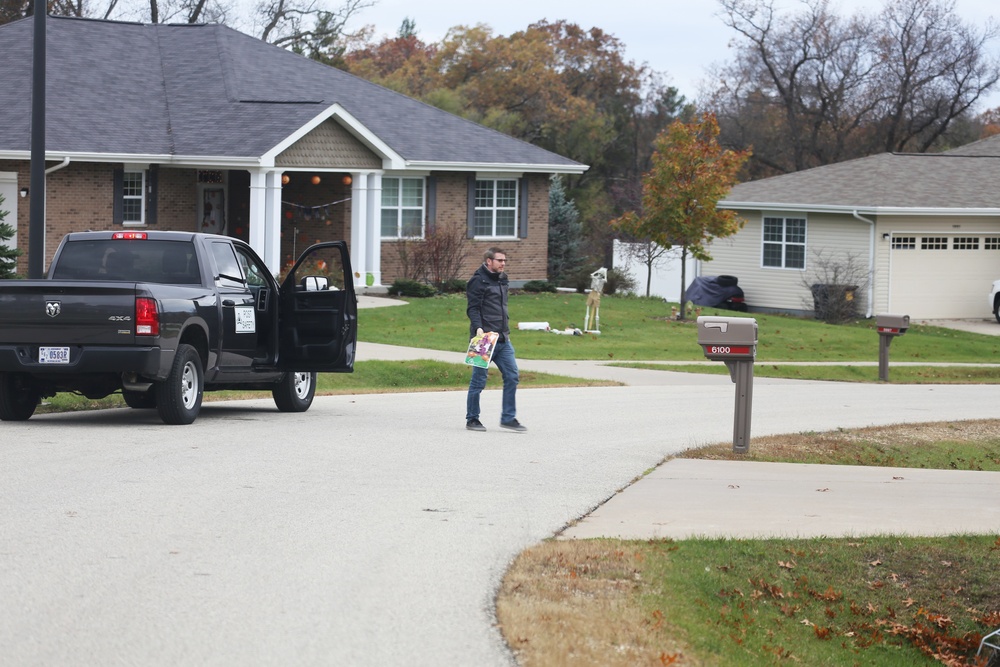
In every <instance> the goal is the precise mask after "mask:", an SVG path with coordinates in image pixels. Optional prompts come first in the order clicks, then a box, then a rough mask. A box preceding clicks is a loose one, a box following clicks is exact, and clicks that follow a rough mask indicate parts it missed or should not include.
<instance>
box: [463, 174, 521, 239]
mask: <svg viewBox="0 0 1000 667" xmlns="http://www.w3.org/2000/svg"><path fill="white" fill-rule="evenodd" d="M474 215H475V219H474V220H473V233H474V234H475V235H476V236H498V237H509V238H514V237H516V236H517V179H501V178H480V179H476V207H475V213H474Z"/></svg>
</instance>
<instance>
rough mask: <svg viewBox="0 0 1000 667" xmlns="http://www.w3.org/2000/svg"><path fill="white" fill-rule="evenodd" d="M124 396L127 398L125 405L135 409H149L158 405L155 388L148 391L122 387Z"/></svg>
mask: <svg viewBox="0 0 1000 667" xmlns="http://www.w3.org/2000/svg"><path fill="white" fill-rule="evenodd" d="M122 398H124V399H125V405H127V406H129V407H130V408H132V409H133V410H149V409H151V408H155V407H156V390H155V389H148V390H147V391H129V390H128V389H122Z"/></svg>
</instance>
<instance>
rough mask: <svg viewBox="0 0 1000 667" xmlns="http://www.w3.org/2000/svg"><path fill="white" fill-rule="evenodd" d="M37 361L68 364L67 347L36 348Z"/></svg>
mask: <svg viewBox="0 0 1000 667" xmlns="http://www.w3.org/2000/svg"><path fill="white" fill-rule="evenodd" d="M38 363H40V364H68V363H69V348H68V347H40V348H38Z"/></svg>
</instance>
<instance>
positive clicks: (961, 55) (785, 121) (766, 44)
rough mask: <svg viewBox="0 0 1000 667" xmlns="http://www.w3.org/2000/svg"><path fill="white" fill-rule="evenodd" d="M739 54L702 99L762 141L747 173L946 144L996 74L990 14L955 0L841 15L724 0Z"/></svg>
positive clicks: (726, 137)
mask: <svg viewBox="0 0 1000 667" xmlns="http://www.w3.org/2000/svg"><path fill="white" fill-rule="evenodd" d="M720 5H721V7H722V10H723V16H724V21H725V22H726V25H728V26H729V27H730V28H732V29H733V31H734V32H735V33H736V35H737V37H736V39H735V42H734V43H735V51H736V57H735V59H734V60H733V61H732V62H730V63H728V64H726V65H724V66H723V67H721V68H720V69H718V71H716V72H715V75H714V77H713V78H714V79H716V80H717V81H719V84H718V87H717V88H716V89H715V90H714V91H713V92H712V95H711V96H710V97H709V99H708V100H707V101H706V106H707V108H708V109H710V110H711V111H713V112H714V113H716V115H717V117H718V118H719V121H720V124H721V126H722V131H723V134H722V139H723V142H724V143H725V144H727V145H730V146H749V145H752V146H754V147H755V151H754V156H753V160H752V162H751V174H750V175H751V176H754V177H757V176H765V175H771V174H775V173H786V172H792V171H798V170H801V169H807V168H810V167H815V166H819V165H823V164H830V163H833V162H839V161H842V160H846V159H851V158H855V157H860V156H864V155H869V154H872V153H877V152H883V151H918V152H923V151H927V150H929V149H931V148H932V147H936V146H945V145H947V140H948V133H949V131H951V130H952V129H953V127H954V126H955V124H956V122H957V121H959V120H961V119H963V118H970V117H971V115H972V113H973V111H974V106H975V104H976V103H977V102H979V101H980V100H981V99H982V98H983V96H984V94H986V93H988V92H989V91H990V90H992V89H993V88H994V87H995V86H996V84H997V82H998V80H1000V64H998V62H997V60H996V59H995V58H992V57H990V56H989V55H988V50H987V46H988V45H989V43H990V42H991V41H992V40H994V39H995V38H996V37H997V34H998V33H997V27H996V26H995V25H994V24H992V23H986V24H984V25H982V26H969V25H966V24H963V23H962V22H961V21H960V20H959V19H958V18H957V17H956V16H955V13H954V0H886V2H885V5H884V9H883V10H882V11H881V12H880V13H878V14H876V15H874V16H869V15H867V14H865V13H858V14H855V15H853V16H850V17H847V18H844V17H841V16H838V15H837V14H835V13H833V12H831V11H830V9H829V6H828V3H827V1H826V0H804V2H803V3H802V7H803V9H802V10H801V11H800V12H798V13H788V14H783V13H780V12H779V11H778V10H777V9H776V8H775V5H774V2H773V0H720Z"/></svg>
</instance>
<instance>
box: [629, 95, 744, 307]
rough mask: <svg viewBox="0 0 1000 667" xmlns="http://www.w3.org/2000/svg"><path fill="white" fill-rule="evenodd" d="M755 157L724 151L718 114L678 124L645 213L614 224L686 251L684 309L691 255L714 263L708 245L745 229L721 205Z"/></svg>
mask: <svg viewBox="0 0 1000 667" xmlns="http://www.w3.org/2000/svg"><path fill="white" fill-rule="evenodd" d="M749 157H750V152H749V151H733V150H729V149H725V148H723V147H722V146H720V145H719V124H718V121H717V120H716V118H715V116H713V115H712V114H705V115H703V116H701V117H700V118H698V119H697V120H695V121H693V122H691V123H683V122H681V121H674V122H673V123H671V125H670V126H669V127H668V128H667V129H666V130H665V131H664V132H662V133H661V134H660V135H659V136H658V137H657V139H656V142H655V145H654V152H653V166H652V169H650V171H649V173H647V174H646V175H645V177H644V178H643V187H642V208H641V210H640V211H630V212H628V213H626V214H625V215H623V216H621V217H620V218H617V219H615V220H613V221H612V223H611V224H612V226H613V227H615V228H617V229H620V230H622V231H623V232H625V233H626V234H628V235H630V236H631V237H632V238H635V239H642V240H644V241H646V242H651V243H655V244H656V245H657V246H659V247H661V248H665V249H670V248H672V247H674V246H677V247H679V248H680V250H681V252H680V260H681V304H683V303H684V302H685V289H684V286H685V283H686V282H687V276H686V275H685V274H686V271H685V268H684V264H685V262H686V260H687V256H688V254H690V255H691V256H692V257H694V258H696V259H700V260H702V261H708V260H710V259H712V257H711V255H710V254H709V252H708V248H707V246H708V244H709V243H710V242H711V241H712V240H713V239H716V238H724V237H727V236H732V235H733V234H735V233H736V232H737V231H739V229H740V228H741V227H742V226H743V223H742V221H741V219H740V218H739V217H738V216H737V215H736V212H735V211H729V210H722V209H718V208H716V204H718V202H719V200H721V199H723V198H724V197H725V196H726V194H727V193H728V192H729V189H730V188H731V187H732V186H733V184H734V183H736V177H737V173H738V172H739V170H740V169H741V168H742V166H743V164H744V162H746V160H747V159H748V158H749ZM684 310H685V309H684V308H681V314H680V316H681V318H682V319H683V318H684V316H685V314H684Z"/></svg>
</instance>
